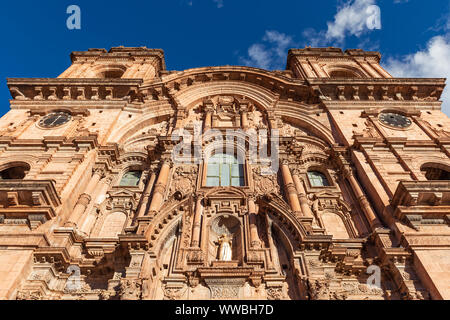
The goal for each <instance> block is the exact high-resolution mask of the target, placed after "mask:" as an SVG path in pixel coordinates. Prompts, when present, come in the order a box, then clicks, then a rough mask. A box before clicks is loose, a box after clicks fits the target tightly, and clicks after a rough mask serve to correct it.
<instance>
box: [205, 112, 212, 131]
mask: <svg viewBox="0 0 450 320" xmlns="http://www.w3.org/2000/svg"><path fill="white" fill-rule="evenodd" d="M211 124H212V108H207V109H206V115H205V131H206V130H209V129H211Z"/></svg>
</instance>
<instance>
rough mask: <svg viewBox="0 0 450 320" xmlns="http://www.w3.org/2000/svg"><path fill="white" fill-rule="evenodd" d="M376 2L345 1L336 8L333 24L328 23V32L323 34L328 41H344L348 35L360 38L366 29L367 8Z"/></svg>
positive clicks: (366, 0) (363, 0)
mask: <svg viewBox="0 0 450 320" xmlns="http://www.w3.org/2000/svg"><path fill="white" fill-rule="evenodd" d="M375 2H376V0H354V1H347V2H346V3H345V4H344V5H343V6H342V7H340V8H338V9H339V10H338V12H337V14H336V15H335V16H334V21H333V22H328V23H327V25H328V30H327V32H326V34H325V36H326V38H327V39H328V40H337V41H339V42H342V41H344V39H345V37H346V36H347V35H348V34H349V35H354V36H357V37H359V36H361V35H362V34H363V33H364V32H365V31H367V30H369V29H368V28H367V19H368V18H369V17H370V15H371V14H370V12H368V10H367V8H369V7H370V6H372V5H375Z"/></svg>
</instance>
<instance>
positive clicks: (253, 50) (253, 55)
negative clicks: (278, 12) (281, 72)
mask: <svg viewBox="0 0 450 320" xmlns="http://www.w3.org/2000/svg"><path fill="white" fill-rule="evenodd" d="M295 46H296V44H295V42H294V41H293V39H292V37H291V36H289V35H286V34H284V33H281V32H278V31H274V30H268V31H266V33H265V35H264V37H263V38H262V43H255V44H253V45H251V46H250V47H249V48H248V52H247V54H248V57H241V58H240V60H241V62H242V63H244V64H245V65H248V66H253V67H258V68H262V69H281V68H283V67H284V63H285V62H286V56H287V51H288V49H289V48H290V47H295Z"/></svg>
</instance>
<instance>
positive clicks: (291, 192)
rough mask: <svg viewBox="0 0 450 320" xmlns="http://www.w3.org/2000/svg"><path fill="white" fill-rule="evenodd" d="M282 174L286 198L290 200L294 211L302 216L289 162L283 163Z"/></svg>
mask: <svg viewBox="0 0 450 320" xmlns="http://www.w3.org/2000/svg"><path fill="white" fill-rule="evenodd" d="M281 174H282V176H283V182H284V190H285V193H286V197H287V198H288V201H289V205H290V206H291V209H292V211H294V212H295V213H299V214H300V215H302V214H301V207H300V202H299V200H298V195H297V190H296V189H295V185H294V181H293V180H292V175H291V171H290V170H289V166H288V164H287V162H284V161H283V162H282V163H281Z"/></svg>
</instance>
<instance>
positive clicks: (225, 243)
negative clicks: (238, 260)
mask: <svg viewBox="0 0 450 320" xmlns="http://www.w3.org/2000/svg"><path fill="white" fill-rule="evenodd" d="M231 242H232V240H231V238H230V237H229V236H228V235H226V234H225V233H223V234H222V235H221V236H220V237H219V240H218V241H217V243H218V244H219V261H231V257H232V253H231Z"/></svg>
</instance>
